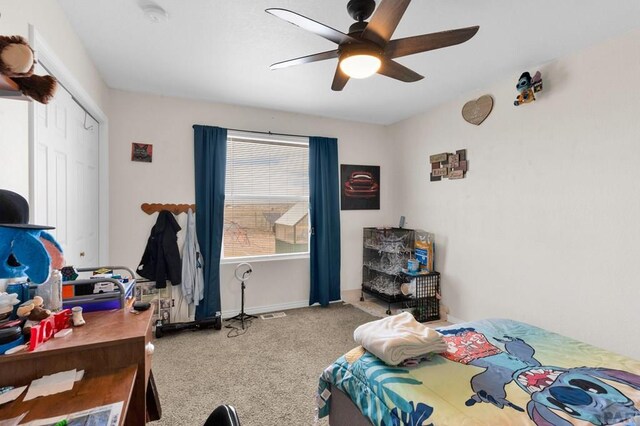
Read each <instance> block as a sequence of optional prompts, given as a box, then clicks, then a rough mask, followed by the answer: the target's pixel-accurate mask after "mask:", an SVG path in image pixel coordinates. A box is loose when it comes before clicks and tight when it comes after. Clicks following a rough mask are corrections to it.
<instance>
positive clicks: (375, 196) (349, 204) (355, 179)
mask: <svg viewBox="0 0 640 426" xmlns="http://www.w3.org/2000/svg"><path fill="white" fill-rule="evenodd" d="M340 186H341V188H340V194H341V197H340V207H341V209H342V210H380V166H358V165H354V164H342V165H340Z"/></svg>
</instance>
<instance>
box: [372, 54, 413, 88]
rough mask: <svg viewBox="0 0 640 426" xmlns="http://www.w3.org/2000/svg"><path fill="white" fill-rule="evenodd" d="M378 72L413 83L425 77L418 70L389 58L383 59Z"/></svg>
mask: <svg viewBox="0 0 640 426" xmlns="http://www.w3.org/2000/svg"><path fill="white" fill-rule="evenodd" d="M378 74H382V75H386V76H387V77H391V78H395V79H396V80H400V81H404V82H406V83H412V82H414V81H418V80H422V79H423V78H424V77H423V76H421V75H420V74H418V73H417V72H415V71H413V70H410V69H409V68H407V67H405V66H404V65H400V64H399V63H397V62H396V61H392V60H391V59H387V58H385V59H383V60H382V65H380V69H379V70H378Z"/></svg>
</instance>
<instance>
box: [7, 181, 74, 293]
mask: <svg viewBox="0 0 640 426" xmlns="http://www.w3.org/2000/svg"><path fill="white" fill-rule="evenodd" d="M28 221H29V204H28V203H27V200H26V199H25V198H24V197H22V196H21V195H19V194H16V193H15V192H12V191H7V190H4V189H0V278H19V277H24V276H27V277H29V279H30V280H31V281H32V282H34V283H36V284H42V283H44V282H45V281H47V280H48V279H49V273H50V271H51V267H52V263H53V266H54V268H56V269H60V268H61V267H62V266H63V264H64V259H63V257H62V248H61V247H60V245H59V244H58V243H57V242H56V240H55V239H54V238H53V236H52V235H51V234H49V233H47V232H45V229H53V228H52V227H50V226H40V225H30V224H28ZM52 259H53V260H52Z"/></svg>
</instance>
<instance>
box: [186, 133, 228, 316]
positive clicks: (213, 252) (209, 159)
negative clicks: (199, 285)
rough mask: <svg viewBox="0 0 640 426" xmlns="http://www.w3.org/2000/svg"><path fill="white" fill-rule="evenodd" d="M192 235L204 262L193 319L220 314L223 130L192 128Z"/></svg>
mask: <svg viewBox="0 0 640 426" xmlns="http://www.w3.org/2000/svg"><path fill="white" fill-rule="evenodd" d="M193 130H194V154H195V170H196V234H197V235H198V242H199V243H200V251H201V253H202V258H203V260H204V265H203V274H204V299H203V300H201V301H200V305H198V307H197V308H196V319H204V318H207V317H211V316H213V315H215V313H216V312H218V311H220V251H221V249H222V227H223V224H224V179H225V169H226V161H227V129H222V128H220V127H209V126H199V125H194V126H193Z"/></svg>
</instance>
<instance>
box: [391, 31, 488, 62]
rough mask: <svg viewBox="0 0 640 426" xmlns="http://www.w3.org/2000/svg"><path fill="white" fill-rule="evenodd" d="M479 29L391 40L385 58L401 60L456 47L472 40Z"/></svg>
mask: <svg viewBox="0 0 640 426" xmlns="http://www.w3.org/2000/svg"><path fill="white" fill-rule="evenodd" d="M479 29H480V27H478V26H476V27H468V28H460V29H457V30H449V31H442V32H439V33H432V34H423V35H419V36H413V37H407V38H399V39H397V40H391V41H390V42H389V43H388V44H387V47H386V48H385V56H386V57H387V58H399V57H401V56H407V55H413V54H414V53H420V52H426V51H428V50H435V49H440V48H443V47H449V46H455V45H456V44H460V43H464V42H465V41H467V40H469V39H470V38H472V37H473V36H474V35H476V33H477V32H478V30H479Z"/></svg>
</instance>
